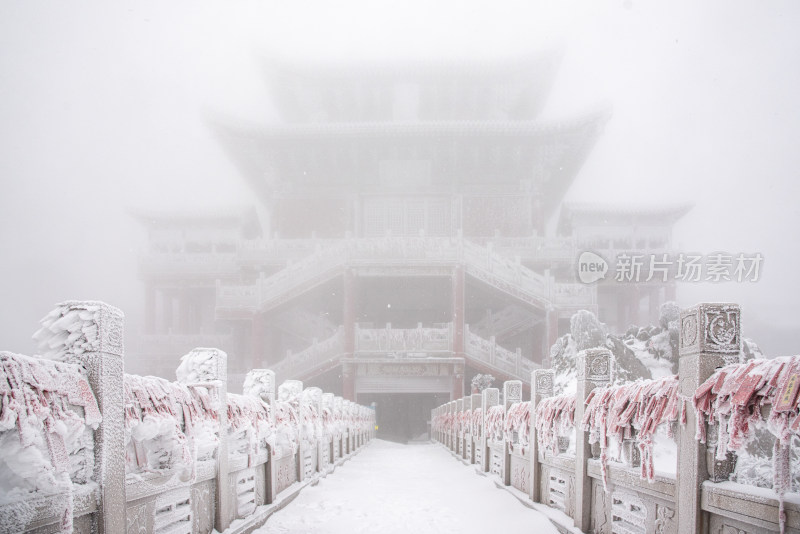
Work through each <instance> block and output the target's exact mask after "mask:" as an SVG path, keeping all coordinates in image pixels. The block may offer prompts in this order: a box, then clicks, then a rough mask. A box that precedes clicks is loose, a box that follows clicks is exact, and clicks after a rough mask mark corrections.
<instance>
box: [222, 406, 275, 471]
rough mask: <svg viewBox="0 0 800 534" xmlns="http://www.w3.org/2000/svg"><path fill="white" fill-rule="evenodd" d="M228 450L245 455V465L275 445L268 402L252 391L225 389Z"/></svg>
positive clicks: (253, 462)
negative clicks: (229, 390) (235, 391)
mask: <svg viewBox="0 0 800 534" xmlns="http://www.w3.org/2000/svg"><path fill="white" fill-rule="evenodd" d="M227 399H228V454H229V455H232V456H247V466H248V467H251V466H253V465H255V464H256V460H257V458H258V457H262V456H264V455H265V454H267V451H268V448H267V447H269V448H270V449H272V448H274V447H275V427H274V426H273V425H272V415H271V408H270V406H269V404H267V403H265V402H264V401H262V400H261V399H260V398H258V397H256V396H253V395H237V394H235V393H228V394H227Z"/></svg>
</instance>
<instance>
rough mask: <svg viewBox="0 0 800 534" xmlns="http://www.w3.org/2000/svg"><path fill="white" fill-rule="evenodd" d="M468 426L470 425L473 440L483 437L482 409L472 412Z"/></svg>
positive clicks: (478, 408)
mask: <svg viewBox="0 0 800 534" xmlns="http://www.w3.org/2000/svg"><path fill="white" fill-rule="evenodd" d="M470 424H471V425H472V429H471V433H472V436H473V437H474V438H480V437H482V436H483V408H481V407H480V406H479V407H477V408H475V409H474V410H472V418H471V422H470Z"/></svg>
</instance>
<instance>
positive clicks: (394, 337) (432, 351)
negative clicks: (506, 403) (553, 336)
mask: <svg viewBox="0 0 800 534" xmlns="http://www.w3.org/2000/svg"><path fill="white" fill-rule="evenodd" d="M454 331H455V330H454V328H453V324H452V323H443V324H441V323H440V324H434V325H431V326H423V325H421V324H420V325H418V326H417V328H392V327H391V325H386V326H385V327H383V328H374V327H373V326H372V325H356V326H355V353H354V354H353V355H352V360H354V361H393V362H394V361H397V362H414V361H421V360H425V361H426V362H429V361H431V360H432V359H435V360H437V361H439V360H441V361H447V360H449V359H453V358H460V357H461V356H460V355H456V353H455V343H454V341H455V338H454ZM463 336H464V337H463V347H464V354H463V357H464V358H465V359H466V361H467V363H469V364H470V365H472V366H474V367H477V368H480V369H481V370H482V371H485V372H493V373H495V374H498V375H501V376H506V377H512V378H515V379H519V380H523V381H524V382H526V383H529V382H530V377H531V371H532V370H534V369H538V368H539V367H540V365H539V364H537V363H536V362H534V361H532V360H530V359H529V358H527V357H525V356H523V355H522V351H521V350H520V349H517V350H516V351H511V350H508V349H507V348H504V347H501V346H500V345H498V344H497V342H496V341H495V338H494V337H493V336H492V337H490V338H488V339H486V338H483V337H481V336H479V335H477V334H475V333H473V332H471V331H470V329H469V326H468V325H465V328H464V334H463ZM344 342H345V331H344V328H343V327H340V328H339V329H338V330H337V331H336V333H334V334H333V335H332V336H331V337H329V338H327V339H324V340H314V341H313V343H312V344H311V346H309V347H308V348H306V349H305V350H302V351H300V352H296V353H292V352H291V351H287V353H286V356H285V357H284V358H283V359H282V360H281V361H279V362H277V363H275V364H272V365H271V369H273V370H274V371H275V373H276V374H277V376H278V379H279V380H280V379H282V378H283V377H288V376H292V377H302V378H304V379H305V378H308V377H311V376H315V375H317V374H320V373H322V372H324V371H327V370H329V369H331V368H333V367H336V366H337V365H339V364H340V363H341V361H342V359H343V358H348V359H349V358H351V357H350V356H349V355H348V354H346V352H345V347H344Z"/></svg>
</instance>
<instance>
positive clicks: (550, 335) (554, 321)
mask: <svg viewBox="0 0 800 534" xmlns="http://www.w3.org/2000/svg"><path fill="white" fill-rule="evenodd" d="M544 328H545V331H544V336H543V339H544V343H543V345H544V347H543V349H542V364H543V365H544V364H548V365H549V362H550V348H551V347H552V346H553V345H554V344H555V342H556V341H557V340H558V310H557V309H555V308H550V309H549V310H547V314H546V315H545V325H544Z"/></svg>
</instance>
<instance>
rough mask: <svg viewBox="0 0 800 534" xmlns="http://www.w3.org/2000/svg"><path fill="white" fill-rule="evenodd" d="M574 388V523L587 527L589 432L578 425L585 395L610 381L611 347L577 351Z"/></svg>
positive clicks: (590, 509)
mask: <svg viewBox="0 0 800 534" xmlns="http://www.w3.org/2000/svg"><path fill="white" fill-rule="evenodd" d="M577 364H578V389H577V392H576V393H575V507H574V516H573V519H574V520H575V526H576V527H577V528H578V529H580V530H582V531H584V532H588V531H589V526H590V521H591V512H592V481H591V478H589V475H588V471H587V470H588V461H589V459H590V458H591V457H592V449H591V446H590V445H589V432H585V431H584V430H583V429H582V428H581V425H580V422H581V420H582V419H583V414H584V411H585V409H586V404H585V403H586V397H587V396H588V395H589V393H590V392H591V391H592V390H593V389H594V388H595V387H598V386H606V385H608V383H609V382H610V381H611V351H609V350H608V349H587V350H582V351H580V352H579V353H578V362H577Z"/></svg>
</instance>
